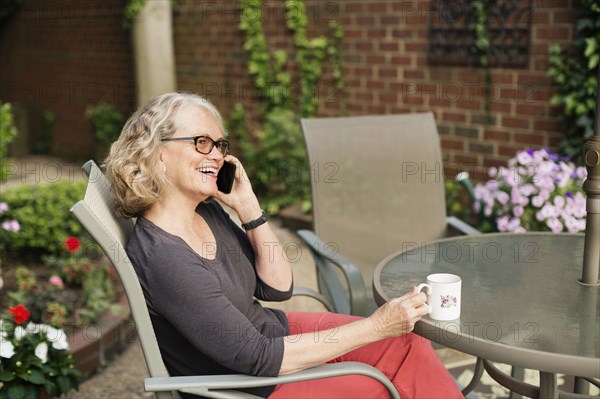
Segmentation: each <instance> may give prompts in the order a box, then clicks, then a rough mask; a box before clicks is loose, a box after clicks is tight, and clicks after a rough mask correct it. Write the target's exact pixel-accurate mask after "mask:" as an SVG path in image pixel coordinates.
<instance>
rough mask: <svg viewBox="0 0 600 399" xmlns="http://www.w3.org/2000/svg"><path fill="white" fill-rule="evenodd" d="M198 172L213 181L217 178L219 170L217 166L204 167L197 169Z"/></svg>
mask: <svg viewBox="0 0 600 399" xmlns="http://www.w3.org/2000/svg"><path fill="white" fill-rule="evenodd" d="M196 170H197V171H198V172H200V173H202V174H203V175H204V176H210V177H212V178H213V179H216V178H217V173H218V169H217V168H216V167H215V166H203V167H201V168H196Z"/></svg>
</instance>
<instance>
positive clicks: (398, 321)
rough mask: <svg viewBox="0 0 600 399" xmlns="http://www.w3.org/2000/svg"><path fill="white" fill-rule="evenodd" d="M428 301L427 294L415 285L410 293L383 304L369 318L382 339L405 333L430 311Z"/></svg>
mask: <svg viewBox="0 0 600 399" xmlns="http://www.w3.org/2000/svg"><path fill="white" fill-rule="evenodd" d="M426 302H427V295H425V294H424V293H422V292H418V291H417V288H416V287H413V289H412V290H411V292H409V293H408V294H406V295H403V296H401V297H399V298H394V299H392V300H391V301H389V302H387V303H386V304H385V305H383V306H381V307H380V308H379V309H377V310H376V311H375V312H374V313H373V314H372V315H371V316H369V319H370V320H371V322H372V323H373V327H374V329H375V331H376V332H377V333H378V334H379V335H380V336H381V338H382V339H384V338H391V337H396V336H399V335H404V334H407V333H409V332H411V331H412V330H413V329H414V327H415V323H416V322H417V321H419V320H421V318H422V317H423V316H425V315H426V314H427V313H428V311H429V310H428V308H427V306H426V305H425V303H426Z"/></svg>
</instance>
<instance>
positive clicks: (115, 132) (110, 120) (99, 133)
mask: <svg viewBox="0 0 600 399" xmlns="http://www.w3.org/2000/svg"><path fill="white" fill-rule="evenodd" d="M85 116H87V117H88V119H89V120H90V121H91V122H92V125H93V126H94V134H95V136H96V139H97V140H98V142H99V143H100V145H101V146H102V147H104V148H105V149H108V147H109V146H110V145H111V144H112V143H113V142H114V141H115V140H116V139H117V138H118V137H119V134H121V129H123V125H124V124H125V116H124V115H123V113H122V112H121V111H119V109H118V108H117V107H116V106H114V105H112V104H105V103H98V104H96V105H94V106H91V107H88V108H87V110H86V111H85Z"/></svg>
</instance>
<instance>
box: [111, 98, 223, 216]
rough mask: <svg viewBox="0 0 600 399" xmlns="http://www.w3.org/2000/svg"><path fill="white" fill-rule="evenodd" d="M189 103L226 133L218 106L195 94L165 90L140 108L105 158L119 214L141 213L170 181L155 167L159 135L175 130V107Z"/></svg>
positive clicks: (172, 132)
mask: <svg viewBox="0 0 600 399" xmlns="http://www.w3.org/2000/svg"><path fill="white" fill-rule="evenodd" d="M188 104H189V105H196V106H198V107H199V108H200V109H201V110H202V112H203V113H204V114H205V115H206V116H207V117H209V118H212V119H213V120H214V121H215V122H216V123H217V124H218V125H219V127H220V128H221V132H223V134H224V133H225V129H224V127H223V118H222V117H221V114H220V113H219V111H218V110H217V108H216V107H215V106H214V105H213V104H212V103H211V102H210V101H209V100H207V99H206V98H204V97H201V96H199V95H196V94H191V93H166V94H162V95H160V96H158V97H155V98H153V99H152V100H150V101H149V102H148V103H147V104H146V105H144V106H142V107H141V108H139V109H138V110H137V111H136V112H135V113H134V114H133V115H132V116H131V117H130V118H129V119H128V120H127V122H126V123H125V126H123V130H122V131H121V135H120V136H119V138H118V139H117V140H116V141H115V142H114V143H113V144H112V146H111V147H110V152H109V155H108V157H107V158H106V160H105V161H104V166H105V168H106V174H107V177H108V179H109V181H110V182H111V186H112V187H111V188H112V191H113V194H114V197H115V208H116V210H117V212H118V213H119V214H121V215H122V216H124V217H139V216H141V215H142V214H143V213H144V212H145V211H146V210H147V209H148V208H150V206H152V205H153V204H154V203H155V202H156V201H158V199H159V198H160V196H161V193H162V192H163V191H164V189H165V188H166V187H167V186H168V185H169V181H168V179H167V178H166V177H165V175H164V174H163V173H162V172H161V171H160V169H159V167H158V162H159V151H158V146H159V145H160V144H161V141H160V140H161V139H163V138H166V137H170V136H172V135H173V134H174V133H175V130H176V128H177V126H175V116H176V115H177V110H178V109H179V108H180V107H181V106H182V105H188Z"/></svg>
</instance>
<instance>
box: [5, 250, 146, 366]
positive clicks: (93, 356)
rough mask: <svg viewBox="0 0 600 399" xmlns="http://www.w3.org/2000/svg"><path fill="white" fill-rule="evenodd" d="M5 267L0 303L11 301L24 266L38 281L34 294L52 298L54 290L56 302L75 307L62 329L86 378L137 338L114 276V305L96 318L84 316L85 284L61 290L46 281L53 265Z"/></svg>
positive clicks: (12, 263) (67, 306)
mask: <svg viewBox="0 0 600 399" xmlns="http://www.w3.org/2000/svg"><path fill="white" fill-rule="evenodd" d="M2 267H3V276H4V287H3V288H2V289H1V290H0V303H2V304H8V303H11V298H10V297H9V292H15V291H18V289H19V287H18V283H17V279H16V278H15V271H16V270H17V268H19V267H21V268H22V267H25V268H27V269H28V270H30V271H31V272H33V274H34V275H35V277H36V280H37V282H38V286H37V287H34V288H32V290H31V291H30V294H31V296H33V297H34V298H35V299H38V300H42V301H43V300H44V299H46V298H48V297H49V295H48V292H49V291H50V290H51V291H52V299H53V300H54V301H56V302H59V303H61V304H63V305H64V306H65V307H66V308H68V309H72V311H70V312H69V313H68V314H67V316H66V318H65V322H64V324H63V325H62V330H63V331H64V332H65V333H66V335H67V342H68V344H69V352H70V353H71V354H72V355H73V358H74V361H75V364H76V367H77V369H78V370H79V371H81V372H82V374H83V376H84V378H87V377H88V376H90V375H92V374H93V373H95V372H96V371H97V370H99V369H101V368H102V367H104V366H106V364H107V362H108V361H110V360H111V359H112V358H113V357H114V356H115V355H116V354H119V353H121V352H122V350H123V349H124V348H125V347H126V346H127V344H128V343H130V342H132V340H133V339H135V336H136V331H135V326H134V324H133V322H132V321H131V319H130V312H129V304H128V302H127V298H126V296H125V294H124V289H123V287H122V285H121V283H120V281H119V280H118V278H116V276H113V277H112V278H111V283H112V285H113V287H114V290H113V295H112V296H111V298H110V301H111V304H112V305H111V306H110V307H109V309H108V311H106V312H104V313H103V314H101V315H98V316H97V317H95V318H94V320H86V319H84V318H82V317H81V315H82V313H84V308H85V304H84V302H83V298H82V296H83V288H82V287H78V286H73V285H68V284H65V285H64V286H63V287H62V288H60V289H53V288H50V287H49V283H47V282H48V281H49V279H50V278H51V276H52V275H54V273H53V271H52V269H51V268H50V267H48V266H47V265H45V264H43V263H40V262H14V261H13V262H10V263H6V262H5V263H4V264H3V265H2ZM111 268H112V267H111ZM111 274H112V273H111ZM21 288H23V287H21ZM12 302H13V303H14V300H13V301H12ZM34 302H35V300H34V301H28V303H29V307H32V306H33V305H31V304H32V303H34Z"/></svg>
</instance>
